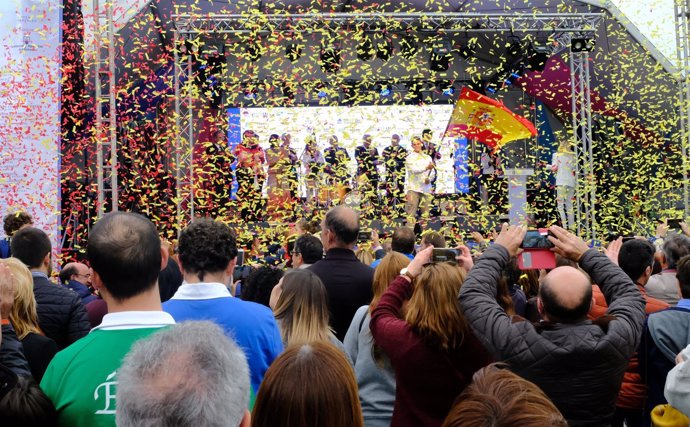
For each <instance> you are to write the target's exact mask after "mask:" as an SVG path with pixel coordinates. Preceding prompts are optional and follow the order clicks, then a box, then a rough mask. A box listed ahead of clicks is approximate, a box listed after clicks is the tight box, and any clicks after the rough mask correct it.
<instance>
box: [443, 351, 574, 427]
mask: <svg viewBox="0 0 690 427" xmlns="http://www.w3.org/2000/svg"><path fill="white" fill-rule="evenodd" d="M567 425H568V423H567V422H566V420H565V418H563V415H562V414H561V413H560V412H559V411H558V408H556V405H554V404H553V402H552V401H551V400H550V399H549V398H548V396H546V394H545V393H544V392H543V391H542V390H541V389H540V388H539V387H538V386H537V385H535V384H533V383H531V382H529V381H527V380H525V379H523V378H521V377H519V376H518V375H516V374H514V373H512V372H511V371H510V370H508V369H507V367H505V365H502V364H495V363H494V364H491V365H489V366H486V367H484V368H482V369H480V370H478V371H477V372H475V373H474V376H473V377H472V384H470V385H468V386H467V387H466V388H465V390H463V392H462V394H460V396H458V398H457V399H456V401H455V403H454V404H453V407H452V408H451V410H450V412H449V413H448V416H447V417H446V419H445V421H444V422H443V427H461V426H463V427H464V426H473V427H493V426H524V427H541V426H549V427H555V426H559V427H567Z"/></svg>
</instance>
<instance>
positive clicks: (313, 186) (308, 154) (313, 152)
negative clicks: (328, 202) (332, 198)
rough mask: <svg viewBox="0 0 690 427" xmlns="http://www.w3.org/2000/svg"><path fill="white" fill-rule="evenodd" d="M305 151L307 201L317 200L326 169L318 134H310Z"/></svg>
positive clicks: (303, 162) (303, 163)
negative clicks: (322, 175) (317, 141)
mask: <svg viewBox="0 0 690 427" xmlns="http://www.w3.org/2000/svg"><path fill="white" fill-rule="evenodd" d="M304 144H305V146H304V152H303V153H302V159H301V160H302V166H303V167H304V177H305V186H306V188H307V202H311V201H314V200H317V198H318V195H319V187H320V186H321V185H320V184H321V179H320V178H321V174H322V173H323V170H324V163H325V162H324V159H323V155H322V154H321V151H320V150H319V146H318V144H317V143H316V136H314V135H309V136H308V137H307V139H306V140H305V142H304Z"/></svg>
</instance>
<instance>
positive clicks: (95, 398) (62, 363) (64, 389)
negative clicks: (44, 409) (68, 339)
mask: <svg viewBox="0 0 690 427" xmlns="http://www.w3.org/2000/svg"><path fill="white" fill-rule="evenodd" d="M160 329H161V328H160V327H146V328H139V329H120V330H117V329H110V330H101V329H96V330H94V331H92V332H91V333H90V334H89V335H87V336H85V337H84V338H82V339H80V340H79V341H77V342H75V343H74V344H72V345H71V346H69V347H67V348H66V349H64V350H63V351H61V352H59V353H58V354H57V355H55V358H53V360H52V362H50V365H48V369H47V370H46V373H45V375H44V376H43V380H42V381H41V388H42V389H43V391H44V392H45V393H46V394H47V395H48V397H49V398H50V400H52V401H53V403H54V404H55V408H56V409H57V411H58V421H59V423H60V425H61V426H85V427H87V426H88V427H97V426H115V388H116V386H117V377H116V374H117V370H118V369H119V368H120V364H121V363H122V359H123V358H124V357H125V356H126V355H127V353H128V352H129V349H130V348H131V347H132V344H133V343H134V342H135V341H137V340H140V339H142V338H146V337H147V336H149V335H151V334H152V333H154V332H156V331H158V330H160Z"/></svg>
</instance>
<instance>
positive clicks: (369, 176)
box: [355, 134, 381, 204]
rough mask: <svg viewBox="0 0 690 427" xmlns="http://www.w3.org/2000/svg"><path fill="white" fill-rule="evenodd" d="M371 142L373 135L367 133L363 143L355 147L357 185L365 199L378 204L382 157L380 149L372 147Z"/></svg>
mask: <svg viewBox="0 0 690 427" xmlns="http://www.w3.org/2000/svg"><path fill="white" fill-rule="evenodd" d="M371 143H372V137H371V135H369V134H366V135H364V136H363V137H362V145H360V146H359V147H357V148H355V160H356V161H357V187H358V189H359V191H360V192H361V193H362V195H363V196H364V197H363V199H364V200H365V201H369V202H370V203H374V204H376V201H377V199H378V197H377V189H378V183H379V171H378V169H377V166H378V165H379V164H381V159H380V157H379V151H378V150H377V149H376V147H372V146H371Z"/></svg>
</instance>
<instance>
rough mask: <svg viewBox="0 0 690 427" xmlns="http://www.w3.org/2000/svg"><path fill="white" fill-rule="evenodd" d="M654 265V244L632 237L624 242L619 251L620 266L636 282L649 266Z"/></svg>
mask: <svg viewBox="0 0 690 427" xmlns="http://www.w3.org/2000/svg"><path fill="white" fill-rule="evenodd" d="M653 265H654V245H652V244H651V243H649V242H648V241H646V240H641V239H632V240H628V241H627V242H625V243H623V245H622V246H621V249H620V251H619V252H618V266H619V267H620V268H621V269H622V270H623V271H624V272H625V274H627V275H628V277H630V278H631V279H632V280H633V282H636V281H637V279H639V278H640V277H641V276H642V275H643V274H644V271H645V269H646V268H647V267H651V266H653Z"/></svg>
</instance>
